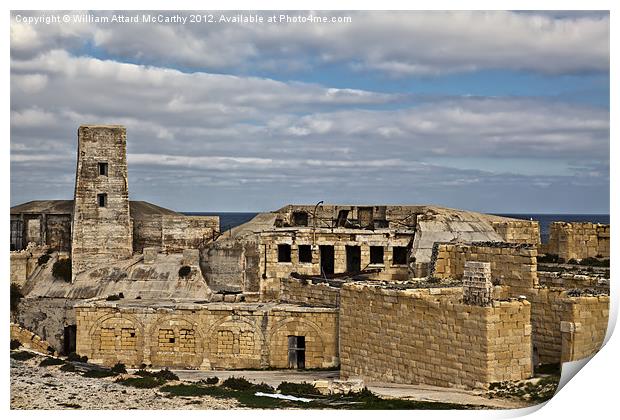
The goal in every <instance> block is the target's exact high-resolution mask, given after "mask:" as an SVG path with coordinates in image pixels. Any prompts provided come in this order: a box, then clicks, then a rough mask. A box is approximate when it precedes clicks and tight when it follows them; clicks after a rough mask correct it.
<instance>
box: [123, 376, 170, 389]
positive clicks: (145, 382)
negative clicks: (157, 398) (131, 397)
mask: <svg viewBox="0 0 620 420" xmlns="http://www.w3.org/2000/svg"><path fill="white" fill-rule="evenodd" d="M116 382H117V383H119V384H121V385H125V386H133V387H134V388H157V387H159V386H162V385H163V384H164V383H166V381H165V380H164V379H160V378H155V377H153V376H143V377H138V378H125V379H117V380H116Z"/></svg>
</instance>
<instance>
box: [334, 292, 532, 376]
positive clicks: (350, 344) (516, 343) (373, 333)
mask: <svg viewBox="0 0 620 420" xmlns="http://www.w3.org/2000/svg"><path fill="white" fill-rule="evenodd" d="M461 295H462V288H460V287H454V288H451V289H446V288H444V289H439V288H437V289H410V290H389V289H385V288H380V287H373V286H364V285H355V284H347V285H345V286H343V288H342V290H341V301H340V304H341V311H340V360H341V375H342V376H344V377H362V378H363V379H364V380H365V381H367V382H373V381H374V382H396V383H409V384H418V383H422V384H429V385H435V386H442V387H460V388H484V387H486V386H488V384H489V383H492V382H498V381H505V380H520V379H525V378H528V377H530V376H531V375H532V360H531V325H530V304H529V302H527V301H516V300H514V301H506V302H500V301H494V302H493V303H492V305H491V306H488V307H481V306H473V305H465V304H462V303H459V299H460V297H461Z"/></svg>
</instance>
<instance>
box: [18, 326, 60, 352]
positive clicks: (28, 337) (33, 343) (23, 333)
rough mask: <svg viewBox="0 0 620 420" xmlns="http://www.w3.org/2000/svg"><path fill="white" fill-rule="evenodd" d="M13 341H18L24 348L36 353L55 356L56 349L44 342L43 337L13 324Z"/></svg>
mask: <svg viewBox="0 0 620 420" xmlns="http://www.w3.org/2000/svg"><path fill="white" fill-rule="evenodd" d="M11 340H18V341H19V342H20V343H21V344H22V346H24V347H26V348H27V349H31V350H34V351H38V352H39V353H43V354H50V353H51V354H53V353H55V352H54V349H53V348H52V347H51V346H50V344H49V343H48V342H47V341H45V340H43V339H42V338H41V337H39V336H38V335H36V334H35V333H33V332H31V331H28V330H27V329H25V328H24V327H22V326H21V325H18V324H15V323H12V322H11Z"/></svg>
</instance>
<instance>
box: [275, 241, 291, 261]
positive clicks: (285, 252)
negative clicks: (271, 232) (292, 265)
mask: <svg viewBox="0 0 620 420" xmlns="http://www.w3.org/2000/svg"><path fill="white" fill-rule="evenodd" d="M278 262H291V246H290V245H289V244H280V245H278Z"/></svg>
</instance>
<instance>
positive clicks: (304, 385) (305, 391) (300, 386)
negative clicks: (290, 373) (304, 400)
mask: <svg viewBox="0 0 620 420" xmlns="http://www.w3.org/2000/svg"><path fill="white" fill-rule="evenodd" d="M278 391H280V392H281V393H283V394H288V395H321V392H320V391H319V390H318V389H316V388H315V387H314V385H312V384H310V383H308V382H301V383H295V382H282V383H281V384H280V385H278Z"/></svg>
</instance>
